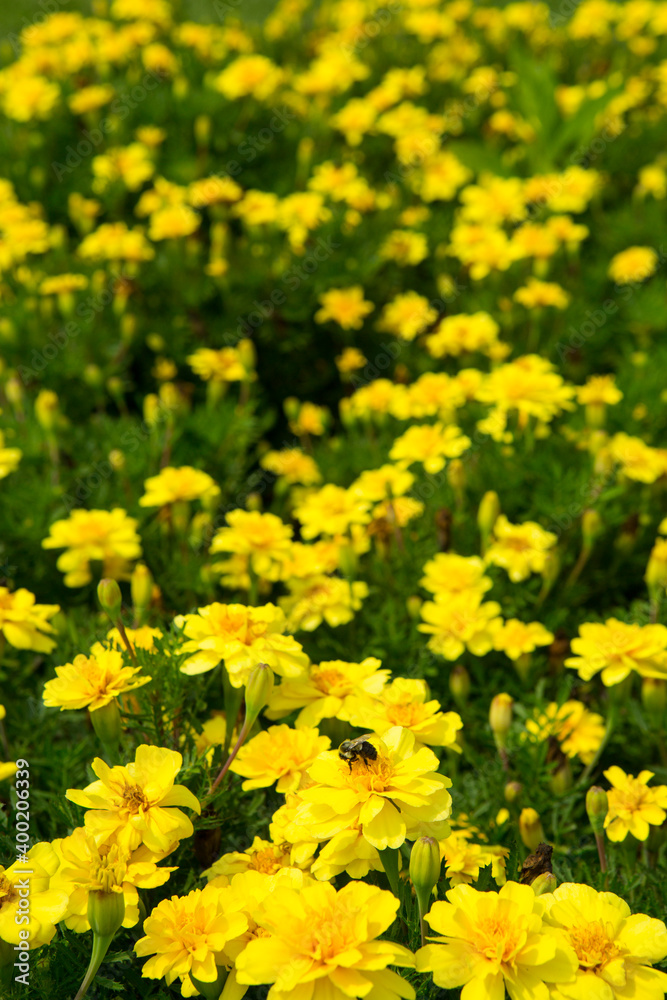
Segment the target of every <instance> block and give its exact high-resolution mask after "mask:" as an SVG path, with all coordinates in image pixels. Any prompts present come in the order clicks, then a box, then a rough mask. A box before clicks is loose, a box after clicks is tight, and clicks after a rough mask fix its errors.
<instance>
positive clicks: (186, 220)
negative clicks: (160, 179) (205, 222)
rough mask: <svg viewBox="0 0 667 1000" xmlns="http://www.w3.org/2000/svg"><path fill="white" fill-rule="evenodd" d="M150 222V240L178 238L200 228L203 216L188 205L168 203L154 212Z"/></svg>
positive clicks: (189, 234)
mask: <svg viewBox="0 0 667 1000" xmlns="http://www.w3.org/2000/svg"><path fill="white" fill-rule="evenodd" d="M148 223H149V226H148V238H149V240H153V241H154V242H157V241H158V240H176V239H178V238H179V237H181V236H191V235H192V233H195V232H196V231H197V230H198V229H199V225H200V223H201V216H200V215H197V213H196V212H193V210H192V209H191V208H190V207H189V206H188V205H166V206H165V207H164V208H159V209H158V210H157V212H153V213H152V214H151V216H150V218H149V220H148Z"/></svg>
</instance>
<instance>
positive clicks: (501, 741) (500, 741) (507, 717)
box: [489, 694, 514, 748]
mask: <svg viewBox="0 0 667 1000" xmlns="http://www.w3.org/2000/svg"><path fill="white" fill-rule="evenodd" d="M513 706H514V699H513V698H512V696H511V695H509V694H497V695H496V696H495V698H494V699H493V701H492V702H491V710H490V711H489V722H490V724H491V729H492V730H493V736H494V738H495V741H496V746H497V747H499V748H503V747H505V746H506V745H507V734H508V733H509V731H510V726H511V725H512V708H513Z"/></svg>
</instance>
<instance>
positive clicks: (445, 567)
mask: <svg viewBox="0 0 667 1000" xmlns="http://www.w3.org/2000/svg"><path fill="white" fill-rule="evenodd" d="M419 583H420V586H422V587H424V589H425V590H430V592H431V593H432V594H450V595H453V594H460V593H462V592H464V591H471V590H474V591H478V592H479V593H480V594H483V593H485V592H486V591H487V590H489V588H490V587H492V586H493V582H492V580H490V579H489V577H488V576H485V575H484V562H483V560H482V559H480V557H479V556H460V555H457V554H456V553H455V552H438V553H437V555H435V556H433V558H432V559H429V561H428V562H427V563H426V564H425V566H424V576H423V577H422V579H421V580H420V581H419Z"/></svg>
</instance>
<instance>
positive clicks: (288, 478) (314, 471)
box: [259, 448, 322, 486]
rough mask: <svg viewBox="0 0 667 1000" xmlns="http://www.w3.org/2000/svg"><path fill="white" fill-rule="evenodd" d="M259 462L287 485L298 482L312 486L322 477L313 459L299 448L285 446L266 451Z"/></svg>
mask: <svg viewBox="0 0 667 1000" xmlns="http://www.w3.org/2000/svg"><path fill="white" fill-rule="evenodd" d="M259 464H260V465H261V466H262V468H263V469H266V470H267V471H268V472H272V473H273V474H274V475H275V476H278V477H279V479H281V480H283V481H284V482H285V483H286V484H288V485H290V486H291V485H293V484H294V483H298V484H299V485H302V486H314V485H315V484H316V483H319V482H320V481H321V479H322V474H321V473H320V470H319V469H318V468H317V464H316V463H315V460H314V459H313V458H311V456H310V455H306V454H305V453H304V452H303V451H301V449H300V448H285V449H284V450H283V451H268V452H267V453H266V455H262V457H261V459H260V462H259Z"/></svg>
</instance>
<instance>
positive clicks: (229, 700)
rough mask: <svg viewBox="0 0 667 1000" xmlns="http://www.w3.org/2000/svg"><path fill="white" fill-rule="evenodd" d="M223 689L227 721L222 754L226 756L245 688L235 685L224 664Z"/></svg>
mask: <svg viewBox="0 0 667 1000" xmlns="http://www.w3.org/2000/svg"><path fill="white" fill-rule="evenodd" d="M222 690H223V693H224V696H225V722H226V729H225V742H224V744H223V747H222V756H223V757H226V756H227V755H228V754H229V747H230V746H231V742H232V733H233V732H234V726H235V724H236V718H237V716H238V714H239V709H240V708H241V702H242V700H243V688H240V687H238V688H236V687H233V685H232V683H231V682H230V680H229V674H228V673H227V668H226V667H225V666H224V665H223V667H222Z"/></svg>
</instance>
